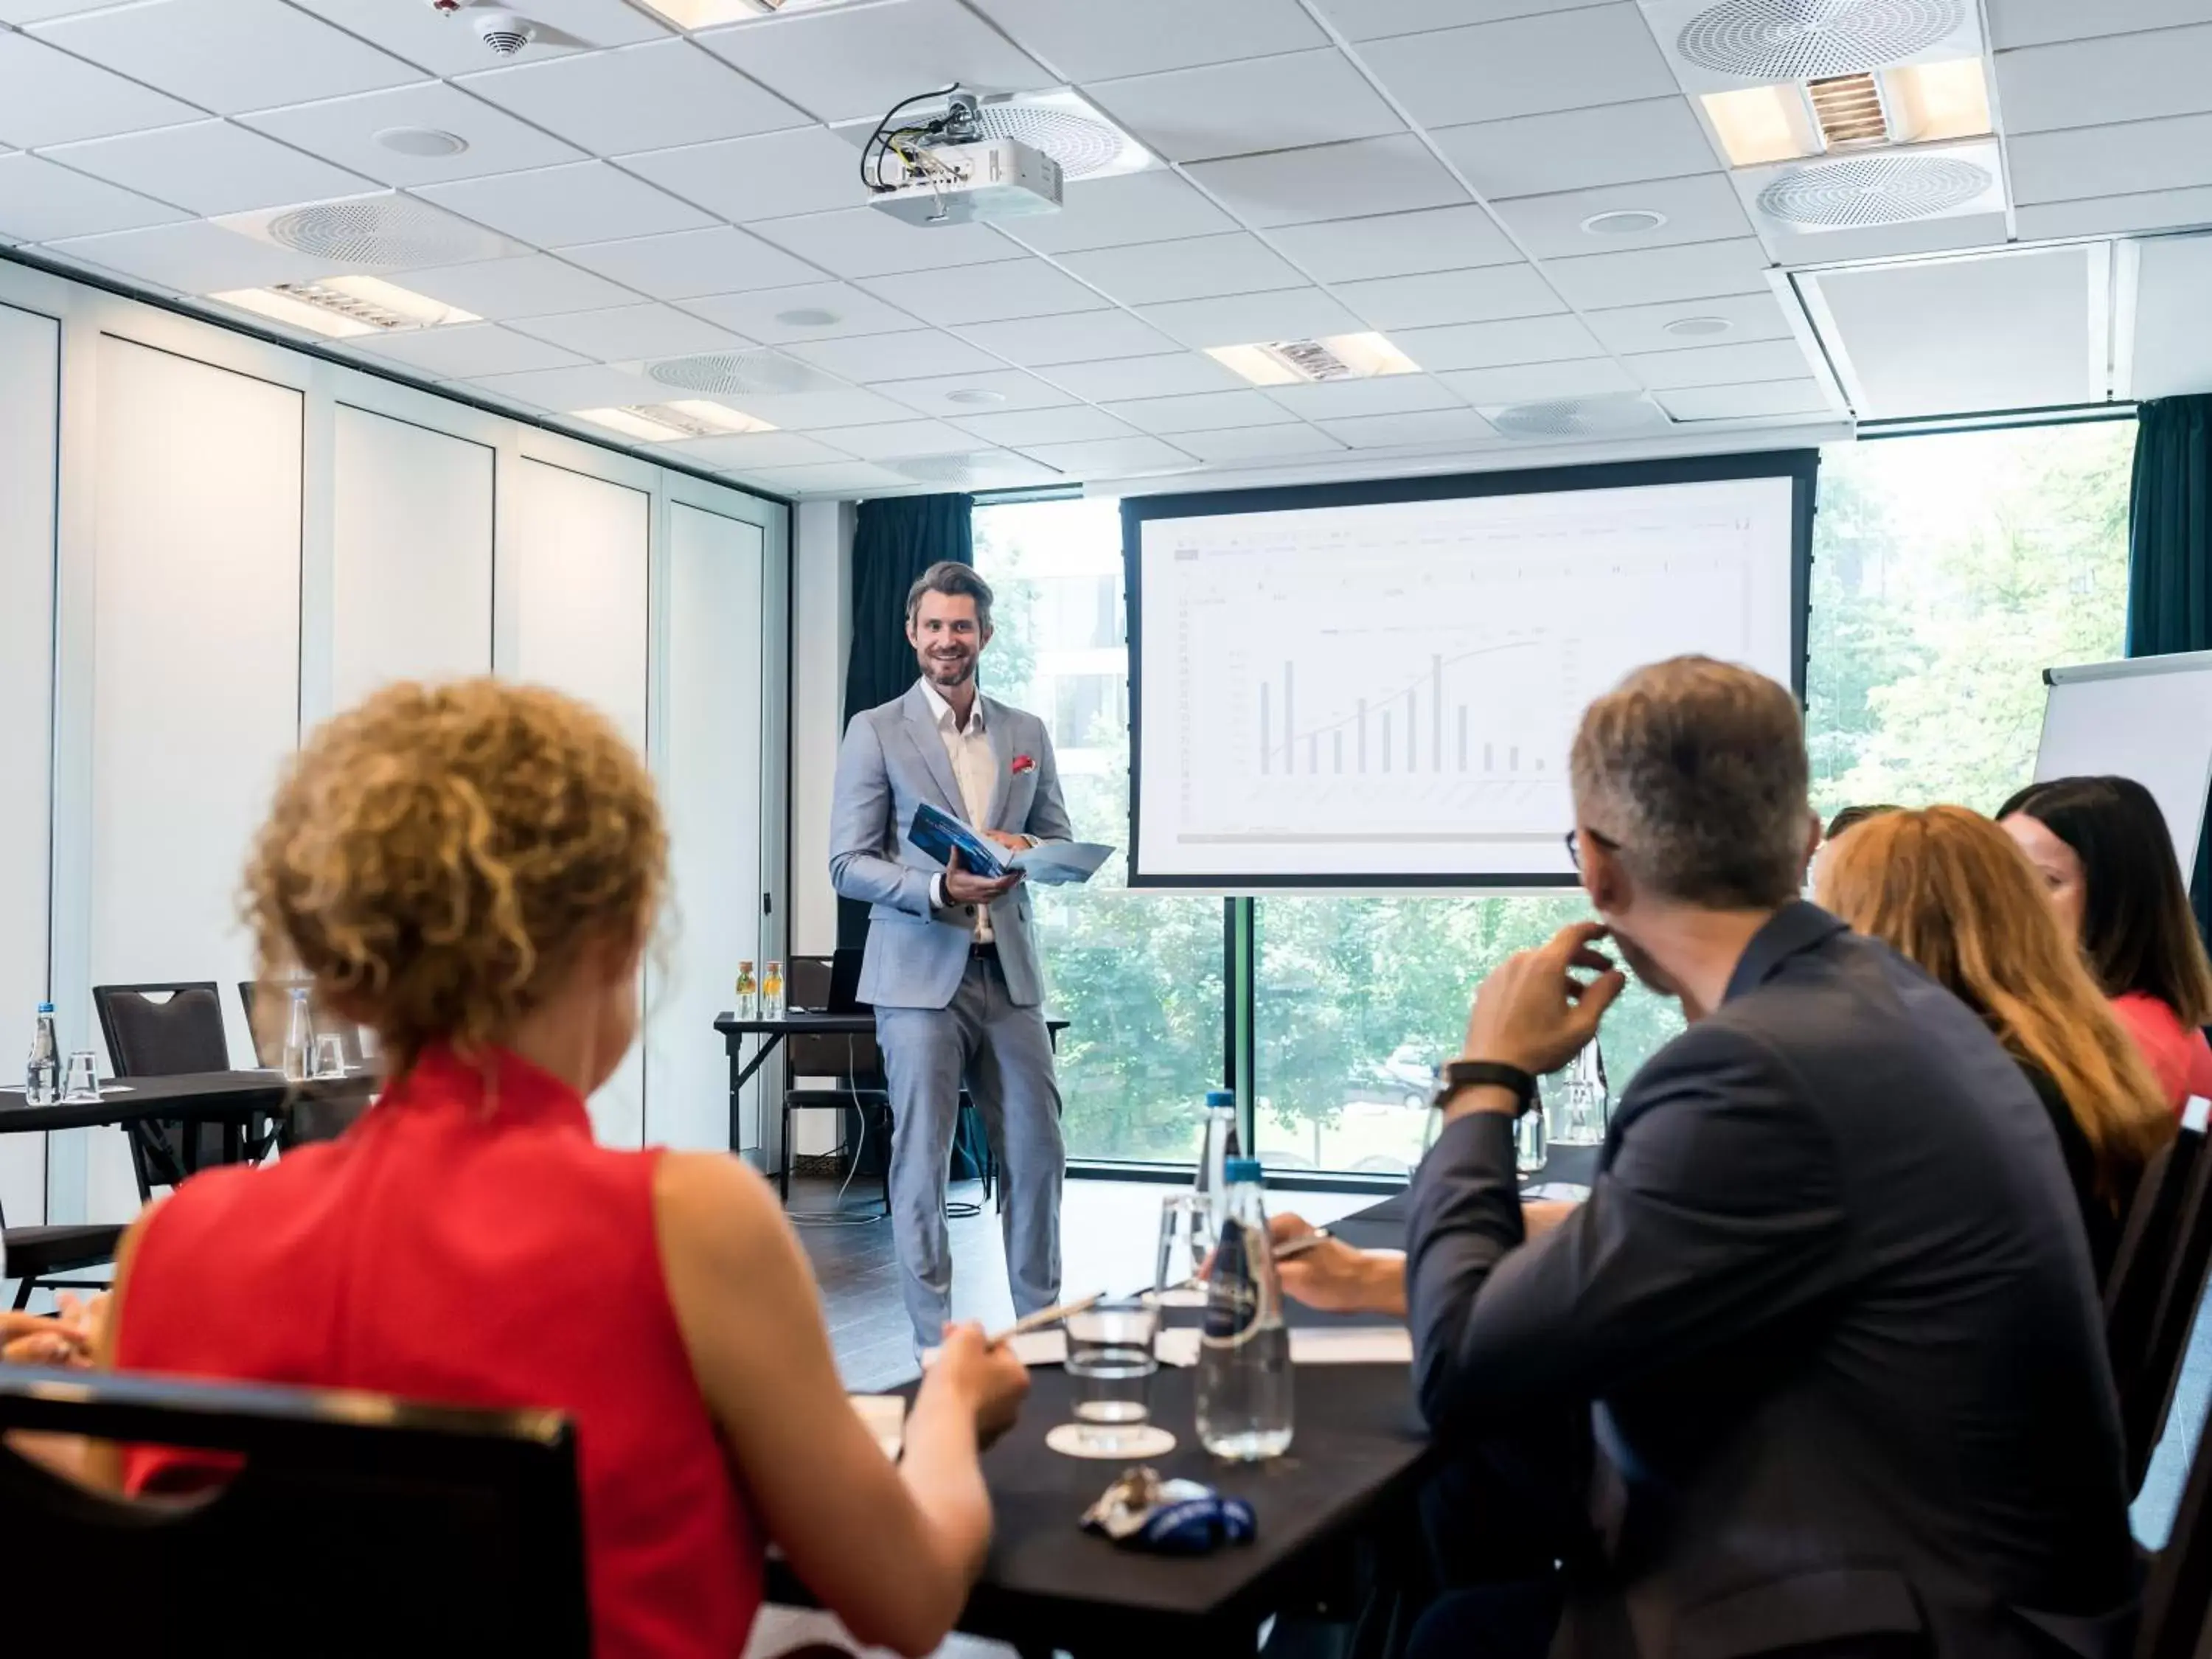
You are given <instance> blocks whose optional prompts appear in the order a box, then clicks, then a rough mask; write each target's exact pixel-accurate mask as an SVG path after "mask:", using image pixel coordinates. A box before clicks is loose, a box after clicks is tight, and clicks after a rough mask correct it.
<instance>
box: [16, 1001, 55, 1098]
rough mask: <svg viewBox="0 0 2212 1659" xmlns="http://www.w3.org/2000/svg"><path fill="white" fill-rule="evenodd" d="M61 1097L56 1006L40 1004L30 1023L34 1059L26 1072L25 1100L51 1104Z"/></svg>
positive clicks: (24, 1084)
mask: <svg viewBox="0 0 2212 1659" xmlns="http://www.w3.org/2000/svg"><path fill="white" fill-rule="evenodd" d="M61 1097H62V1047H61V1044H60V1042H58V1041H57V1040H56V1039H55V1036H54V1005H53V1004H52V1003H51V1002H42V1003H40V1005H39V1017H38V1018H37V1019H36V1020H35V1021H33V1024H32V1026H31V1060H30V1064H29V1066H27V1068H26V1069H25V1071H24V1073H23V1103H24V1104H25V1105H26V1106H51V1105H52V1104H53V1103H55V1102H56V1101H58V1100H59V1099H60V1098H61Z"/></svg>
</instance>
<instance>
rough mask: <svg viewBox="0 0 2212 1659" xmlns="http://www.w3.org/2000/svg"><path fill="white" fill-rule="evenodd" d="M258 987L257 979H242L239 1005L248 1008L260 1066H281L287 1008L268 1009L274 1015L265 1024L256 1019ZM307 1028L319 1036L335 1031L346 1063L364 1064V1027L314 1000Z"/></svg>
mask: <svg viewBox="0 0 2212 1659" xmlns="http://www.w3.org/2000/svg"><path fill="white" fill-rule="evenodd" d="M259 988H260V987H259V985H258V982H257V981H253V980H250V979H242V980H240V981H238V1002H239V1006H240V1007H241V1008H243V1009H245V1010H246V1030H248V1031H249V1032H251V1033H252V1036H253V1058H254V1060H255V1061H256V1062H257V1063H258V1064H259V1065H263V1066H270V1067H275V1066H282V1065H283V1063H284V1035H285V1033H284V1024H285V1019H286V1016H287V1011H283V1010H278V1009H273V1008H272V1009H270V1011H269V1012H270V1016H271V1018H269V1019H268V1020H267V1022H266V1024H264V1022H263V1021H261V1020H257V1019H256V1018H254V1017H253V1015H254V1009H255V1006H256V1002H255V997H254V993H255V992H256V991H257V990H258V989H259ZM288 988H289V987H288ZM307 1030H309V1031H310V1032H311V1033H313V1035H314V1036H317V1037H320V1036H323V1035H324V1034H325V1033H326V1032H327V1033H331V1034H334V1035H335V1036H337V1040H338V1045H339V1048H341V1050H342V1051H343V1053H344V1054H345V1063H346V1064H347V1065H348V1066H359V1065H361V1064H362V1046H361V1027H360V1026H358V1025H356V1024H354V1023H353V1021H351V1020H349V1019H343V1018H340V1017H339V1016H338V1015H337V1014H334V1013H332V1012H331V1011H330V1010H329V1009H327V1008H324V1007H321V1006H317V1005H316V1004H314V1003H312V1002H311V1003H309V1005H308V1006H307Z"/></svg>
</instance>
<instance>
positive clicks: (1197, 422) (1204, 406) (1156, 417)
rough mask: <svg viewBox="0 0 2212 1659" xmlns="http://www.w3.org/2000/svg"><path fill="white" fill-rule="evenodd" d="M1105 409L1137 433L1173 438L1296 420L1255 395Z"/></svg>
mask: <svg viewBox="0 0 2212 1659" xmlns="http://www.w3.org/2000/svg"><path fill="white" fill-rule="evenodd" d="M1106 407H1107V409H1108V410H1109V411H1110V412H1111V413H1112V414H1114V415H1115V416H1119V417H1120V418H1121V419H1122V420H1125V421H1127V422H1129V424H1130V425H1132V426H1133V427H1136V428H1139V430H1141V431H1145V432H1151V433H1154V434H1164V435H1175V434H1178V433H1184V432H1217V431H1220V430H1222V429H1223V428H1228V427H1240V426H1283V425H1287V424H1290V423H1292V422H1296V421H1297V418H1298V417H1297V416H1295V415H1293V414H1291V412H1290V410H1286V409H1285V408H1284V407H1283V406H1282V405H1281V404H1279V403H1276V402H1274V401H1273V400H1272V399H1270V398H1267V396H1266V395H1264V394H1263V393H1261V392H1199V393H1196V394H1195V395H1194V396H1190V397H1183V398H1134V399H1132V400H1131V401H1129V402H1127V403H1117V404H1107V405H1106Z"/></svg>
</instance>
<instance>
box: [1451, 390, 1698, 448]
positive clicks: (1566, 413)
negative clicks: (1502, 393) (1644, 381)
mask: <svg viewBox="0 0 2212 1659" xmlns="http://www.w3.org/2000/svg"><path fill="white" fill-rule="evenodd" d="M1482 415H1483V416H1484V418H1485V419H1486V420H1487V421H1488V422H1490V423H1491V425H1492V426H1494V427H1496V428H1498V431H1499V433H1500V434H1502V435H1504V436H1505V437H1508V438H1613V437H1622V436H1626V435H1629V434H1632V433H1637V432H1650V431H1654V430H1656V429H1657V428H1661V427H1663V426H1665V425H1667V424H1668V420H1667V411H1666V410H1663V409H1662V408H1660V407H1659V405H1658V404H1656V403H1654V402H1652V401H1651V399H1650V398H1648V397H1646V396H1644V394H1643V393H1641V392H1628V393H1623V394H1622V395H1620V396H1618V397H1612V398H1554V399H1553V400H1551V401H1549V402H1546V403H1538V404H1512V405H1510V407H1508V408H1504V409H1486V410H1483V411H1482Z"/></svg>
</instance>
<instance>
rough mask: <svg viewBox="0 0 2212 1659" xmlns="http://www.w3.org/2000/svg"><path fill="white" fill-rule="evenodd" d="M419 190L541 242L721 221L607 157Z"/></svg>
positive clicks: (617, 236)
mask: <svg viewBox="0 0 2212 1659" xmlns="http://www.w3.org/2000/svg"><path fill="white" fill-rule="evenodd" d="M415 193H416V195H418V196H421V197H424V198H425V199H427V200H428V201H433V202H435V203H436V204H438V205H439V206H440V207H442V208H447V209H450V210H453V212H455V213H459V214H462V215H464V216H466V217H468V218H471V219H473V220H475V221H476V222H477V223H478V224H480V225H489V226H490V227H491V228H493V229H494V230H497V231H503V232H505V233H506V234H507V235H509V236H513V237H516V238H518V239H520V240H522V241H526V242H530V243H533V244H535V245H536V246H539V247H549V248H551V247H565V246H569V245H571V244H573V243H578V242H612V241H617V240H623V239H624V238H628V237H636V236H656V235H659V234H662V233H664V232H667V231H677V230H697V229H702V228H705V227H707V226H709V225H712V224H714V223H715V221H714V219H713V218H711V217H709V216H708V215H707V214H704V213H702V212H701V211H700V210H698V209H697V208H695V207H692V206H691V205H690V204H688V203H684V202H679V201H678V200H677V199H676V197H673V196H671V195H669V194H668V193H667V192H666V191H660V190H655V189H654V188H653V186H652V185H648V184H647V183H645V182H644V181H643V180H642V179H634V178H632V177H631V176H630V175H629V173H624V172H623V171H622V170H621V169H620V168H617V167H610V166H609V165H608V164H607V163H606V162H605V161H574V162H571V163H569V164H568V165H566V166H563V167H540V168H538V169H537V170H535V171H533V172H530V173H501V174H499V175H498V176H496V177H495V178H489V179H462V180H459V182H457V183H454V184H450V185H418V186H417V187H416V191H415Z"/></svg>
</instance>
